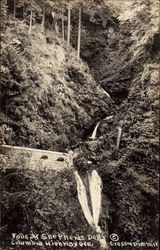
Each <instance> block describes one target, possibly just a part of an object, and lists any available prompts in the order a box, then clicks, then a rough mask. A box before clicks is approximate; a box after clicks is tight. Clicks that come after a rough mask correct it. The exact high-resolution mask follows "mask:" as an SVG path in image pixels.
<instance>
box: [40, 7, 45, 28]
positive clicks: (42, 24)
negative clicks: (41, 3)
mask: <svg viewBox="0 0 160 250" xmlns="http://www.w3.org/2000/svg"><path fill="white" fill-rule="evenodd" d="M44 25H45V8H44V10H43V16H42V23H41V31H42V32H43V31H44Z"/></svg>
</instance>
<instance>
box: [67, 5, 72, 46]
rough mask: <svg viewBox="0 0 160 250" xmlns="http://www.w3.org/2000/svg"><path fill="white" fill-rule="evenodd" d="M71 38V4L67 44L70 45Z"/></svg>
mask: <svg viewBox="0 0 160 250" xmlns="http://www.w3.org/2000/svg"><path fill="white" fill-rule="evenodd" d="M70 36H71V7H70V3H68V35H67V44H68V45H69V44H70Z"/></svg>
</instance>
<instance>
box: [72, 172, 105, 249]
mask: <svg viewBox="0 0 160 250" xmlns="http://www.w3.org/2000/svg"><path fill="white" fill-rule="evenodd" d="M74 174H75V178H76V181H77V192H78V200H79V203H80V205H81V207H82V211H83V213H84V216H85V218H86V220H87V222H88V224H89V225H90V226H91V227H92V228H94V229H95V231H96V233H97V234H99V235H100V236H101V237H100V240H99V242H100V245H101V249H103V250H104V249H105V250H108V249H109V247H108V245H107V242H106V240H105V237H104V236H103V235H102V230H101V228H100V227H99V226H98V222H99V216H100V211H101V202H102V197H101V190H102V181H101V178H100V176H99V175H98V173H97V171H96V170H93V171H92V174H91V175H89V176H88V178H89V192H90V197H91V206H92V213H91V211H90V209H89V205H88V199H87V193H86V188H85V186H84V184H83V181H82V179H81V177H80V176H79V174H78V172H77V171H75V172H74Z"/></svg>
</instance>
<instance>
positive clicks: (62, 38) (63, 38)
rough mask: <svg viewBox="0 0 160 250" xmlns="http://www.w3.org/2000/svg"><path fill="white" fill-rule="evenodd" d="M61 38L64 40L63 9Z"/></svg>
mask: <svg viewBox="0 0 160 250" xmlns="http://www.w3.org/2000/svg"><path fill="white" fill-rule="evenodd" d="M62 39H63V41H64V14H63V11H62Z"/></svg>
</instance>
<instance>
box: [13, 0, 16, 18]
mask: <svg viewBox="0 0 160 250" xmlns="http://www.w3.org/2000/svg"><path fill="white" fill-rule="evenodd" d="M13 8H14V10H13V15H14V17H16V0H14V7H13Z"/></svg>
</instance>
